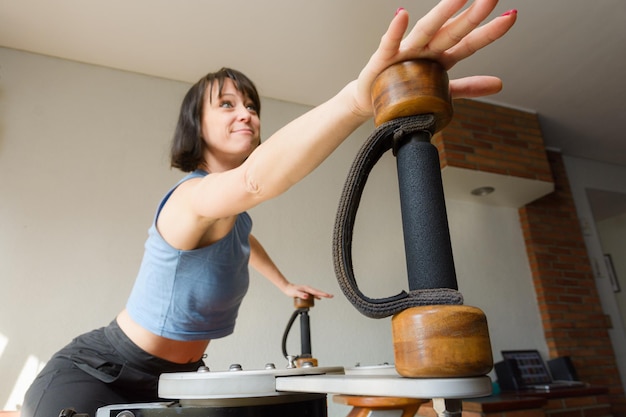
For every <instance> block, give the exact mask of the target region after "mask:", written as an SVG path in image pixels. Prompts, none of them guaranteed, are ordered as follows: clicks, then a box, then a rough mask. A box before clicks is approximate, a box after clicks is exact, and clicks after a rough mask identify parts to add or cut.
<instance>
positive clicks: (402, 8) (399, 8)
mask: <svg viewBox="0 0 626 417" xmlns="http://www.w3.org/2000/svg"><path fill="white" fill-rule="evenodd" d="M402 10H404V7H398V10H396V14H395V15H396V16H397V15H398V13H400V12H401V11H402Z"/></svg>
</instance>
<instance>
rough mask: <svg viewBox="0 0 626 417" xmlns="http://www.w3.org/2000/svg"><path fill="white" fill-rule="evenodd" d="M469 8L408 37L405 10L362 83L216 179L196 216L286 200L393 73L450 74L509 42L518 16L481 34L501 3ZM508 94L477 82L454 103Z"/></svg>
mask: <svg viewBox="0 0 626 417" xmlns="http://www.w3.org/2000/svg"><path fill="white" fill-rule="evenodd" d="M466 2H467V0H441V1H440V2H439V3H438V4H437V5H436V6H435V7H434V8H433V9H432V10H431V11H430V12H429V13H428V14H426V15H425V16H424V17H422V18H421V19H420V20H419V21H418V22H417V23H416V24H415V26H414V27H413V28H412V29H411V30H410V32H409V33H408V34H406V31H407V29H408V23H409V16H408V13H407V12H406V11H405V10H402V9H400V10H398V12H397V13H396V15H395V17H394V18H393V20H392V21H391V23H390V25H389V27H388V29H387V31H386V33H385V34H384V35H383V36H382V38H381V41H380V44H379V46H378V49H377V50H376V51H375V52H374V54H373V55H372V57H371V58H370V60H369V62H368V63H367V64H366V66H365V67H364V68H363V70H362V71H361V73H360V74H359V77H358V79H357V80H355V81H353V82H351V83H350V84H348V85H347V86H346V87H345V88H344V89H342V90H341V91H340V92H339V93H338V94H337V95H336V96H335V97H333V98H331V99H330V100H328V101H327V102H325V103H323V104H322V105H320V106H318V107H316V108H314V109H313V110H311V111H309V112H307V113H306V114H304V115H302V116H301V117H299V118H297V119H296V120H294V121H293V122H291V123H289V124H288V125H286V126H285V127H283V128H282V129H280V130H279V131H277V132H276V133H275V134H274V135H272V137H271V138H269V139H268V140H267V141H265V142H264V143H263V144H262V145H260V146H259V147H258V148H257V149H256V150H255V151H254V152H252V154H251V155H250V157H249V158H248V159H247V160H246V161H245V162H244V163H243V164H242V165H241V166H240V167H239V168H236V169H233V170H230V171H227V172H223V173H216V174H212V175H208V176H207V177H206V178H205V179H204V180H203V181H202V183H201V184H200V187H201V189H200V190H199V191H200V192H199V193H197V194H196V195H197V196H198V198H197V200H196V212H197V213H198V214H199V215H200V216H202V217H208V218H213V219H217V218H222V217H227V216H229V215H232V214H236V213H239V212H242V211H245V210H247V209H250V208H252V207H254V206H256V205H257V204H259V203H261V202H263V201H266V200H268V199H271V198H273V197H276V196H278V195H280V194H282V193H283V192H285V191H287V190H288V189H289V188H290V187H291V186H292V185H293V184H295V183H297V182H298V181H300V180H301V179H302V178H304V177H305V176H306V175H308V174H309V173H310V172H311V171H313V170H314V169H315V168H316V167H317V166H319V165H320V164H321V163H322V162H323V161H324V160H325V159H326V158H327V157H328V156H329V155H330V154H331V153H332V152H333V151H334V150H335V149H336V148H337V147H338V146H339V145H340V144H341V143H342V142H343V141H344V140H345V139H346V137H348V136H349V135H350V134H351V133H352V132H353V131H354V130H355V129H356V128H357V127H358V126H360V125H361V124H362V123H364V122H365V121H366V120H367V119H368V118H370V117H371V116H372V115H373V110H372V103H371V98H370V89H371V86H372V83H373V82H374V80H375V78H376V77H377V76H378V74H380V73H381V72H382V71H383V70H385V69H386V68H387V67H389V66H391V65H393V64H395V63H398V62H401V61H406V60H410V59H417V58H428V59H433V60H437V61H439V62H440V63H441V64H442V65H443V66H444V67H445V68H446V69H450V68H452V67H453V66H454V65H455V64H456V63H457V62H459V61H461V60H462V59H464V58H466V57H468V56H470V55H472V54H473V53H474V52H476V51H478V50H479V49H481V48H483V47H485V46H487V45H489V44H490V43H492V42H493V41H495V40H497V39H498V38H500V37H501V36H503V35H504V34H505V33H506V32H507V31H508V30H509V29H510V28H511V26H512V25H513V23H514V22H515V19H516V16H517V14H516V12H515V11H510V12H507V13H504V14H503V15H502V16H499V17H497V18H495V19H494V20H492V21H490V22H488V23H486V24H484V25H482V26H480V24H481V23H482V21H483V20H484V19H486V17H487V16H488V15H489V14H490V13H491V11H493V9H494V8H495V6H496V4H497V0H475V1H474V2H473V3H472V4H471V6H470V7H469V8H467V9H466V10H464V11H462V12H460V13H459V11H460V10H461V9H462V7H463V6H464V5H465V3H466ZM457 13H458V14H457ZM347 18H348V16H346V19H347ZM405 34H406V36H405ZM500 89H501V81H500V80H499V79H498V78H496V77H488V76H476V77H468V78H462V79H457V80H453V81H451V82H450V92H451V94H452V96H453V97H478V96H483V95H488V94H493V93H496V92H498V91H499V90H500Z"/></svg>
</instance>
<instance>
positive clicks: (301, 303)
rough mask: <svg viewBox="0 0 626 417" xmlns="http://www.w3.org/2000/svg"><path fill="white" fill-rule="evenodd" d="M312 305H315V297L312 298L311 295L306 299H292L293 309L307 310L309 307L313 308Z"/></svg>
mask: <svg viewBox="0 0 626 417" xmlns="http://www.w3.org/2000/svg"><path fill="white" fill-rule="evenodd" d="M314 305H315V297H313V296H312V295H309V297H308V298H300V297H294V298H293V306H294V307H295V308H309V307H313V306H314Z"/></svg>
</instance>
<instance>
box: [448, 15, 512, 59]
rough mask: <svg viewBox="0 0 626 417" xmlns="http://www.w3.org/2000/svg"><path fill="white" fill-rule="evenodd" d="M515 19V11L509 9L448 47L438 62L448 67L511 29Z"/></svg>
mask: <svg viewBox="0 0 626 417" xmlns="http://www.w3.org/2000/svg"><path fill="white" fill-rule="evenodd" d="M516 19H517V11H516V10H510V11H508V12H506V13H505V14H503V15H502V16H499V17H497V18H495V19H494V20H492V21H491V22H489V23H487V24H485V25H484V26H481V27H479V28H477V29H475V30H473V31H472V32H471V33H469V34H468V35H467V36H465V37H464V38H463V40H462V41H461V42H459V43H458V44H456V45H454V46H453V47H451V48H450V49H448V51H446V52H445V54H443V55H442V56H441V59H440V60H439V61H440V63H441V64H442V65H443V66H444V67H445V68H446V69H450V68H451V67H452V66H454V64H456V63H457V62H459V61H461V60H463V59H465V58H467V57H468V56H470V55H472V54H474V53H475V52H476V51H478V50H480V49H482V48H484V47H485V46H487V45H489V44H490V43H492V42H494V41H496V40H497V39H499V38H501V37H502V36H504V34H505V33H507V32H508V31H509V29H511V27H512V26H513V24H514V23H515V20H516Z"/></svg>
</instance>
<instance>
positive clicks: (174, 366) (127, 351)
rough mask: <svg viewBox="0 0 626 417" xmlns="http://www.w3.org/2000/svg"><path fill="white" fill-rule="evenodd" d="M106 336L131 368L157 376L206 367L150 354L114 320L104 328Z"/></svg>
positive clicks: (199, 363)
mask: <svg viewBox="0 0 626 417" xmlns="http://www.w3.org/2000/svg"><path fill="white" fill-rule="evenodd" d="M104 335H105V337H106V338H107V339H108V340H109V342H110V343H111V345H112V346H113V347H114V348H115V350H117V351H118V352H119V354H120V355H121V356H122V357H123V358H124V359H125V360H127V361H128V363H129V364H130V365H131V366H133V367H136V368H139V369H142V370H144V371H147V372H150V373H154V374H156V375H158V374H161V373H163V372H192V371H196V370H198V368H199V367H200V366H203V365H204V361H203V360H199V361H198V362H191V363H182V364H181V363H175V362H170V361H168V360H166V359H162V358H159V357H157V356H154V355H151V354H149V353H148V352H146V351H145V350H143V349H141V348H140V347H139V346H137V345H136V344H135V343H134V342H133V341H132V340H130V339H129V337H128V336H127V335H126V333H124V332H123V331H122V329H121V328H120V327H119V325H118V324H117V321H116V320H113V321H112V322H111V323H110V324H109V325H108V326H107V327H105V328H104Z"/></svg>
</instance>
